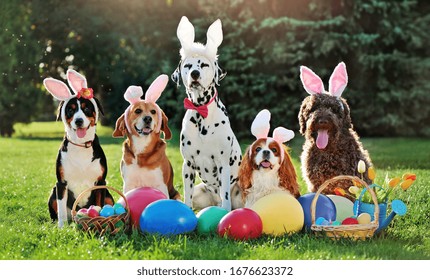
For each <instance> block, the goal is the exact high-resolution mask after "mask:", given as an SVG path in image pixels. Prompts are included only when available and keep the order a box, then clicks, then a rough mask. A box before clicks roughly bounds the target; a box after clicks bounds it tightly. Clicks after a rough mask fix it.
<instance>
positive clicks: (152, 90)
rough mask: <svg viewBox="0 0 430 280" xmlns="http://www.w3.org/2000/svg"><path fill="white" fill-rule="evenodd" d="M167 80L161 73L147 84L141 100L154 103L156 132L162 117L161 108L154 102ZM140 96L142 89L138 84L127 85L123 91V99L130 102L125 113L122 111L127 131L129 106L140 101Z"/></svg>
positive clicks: (128, 129)
mask: <svg viewBox="0 0 430 280" xmlns="http://www.w3.org/2000/svg"><path fill="white" fill-rule="evenodd" d="M168 81H169V77H168V76H167V75H164V74H163V75H160V76H158V77H157V78H156V79H155V80H154V81H153V82H152V84H151V85H150V86H149V88H148V90H147V91H146V93H145V100H143V101H145V102H147V103H152V104H154V105H155V107H156V109H157V116H158V124H157V128H156V129H155V132H156V133H159V132H160V129H161V119H162V117H161V109H160V107H159V106H158V105H157V104H156V102H157V100H158V98H160V96H161V93H162V92H163V90H164V89H165V88H166V86H167V83H168ZM142 96H143V90H142V88H141V87H138V86H129V87H128V88H127V90H126V92H125V93H124V99H125V100H127V101H128V102H129V103H130V106H128V108H127V109H126V110H125V113H124V121H125V126H126V127H127V131H131V129H130V127H129V124H128V114H129V112H130V108H131V106H132V105H133V104H135V103H137V102H139V101H142V99H140V97H142Z"/></svg>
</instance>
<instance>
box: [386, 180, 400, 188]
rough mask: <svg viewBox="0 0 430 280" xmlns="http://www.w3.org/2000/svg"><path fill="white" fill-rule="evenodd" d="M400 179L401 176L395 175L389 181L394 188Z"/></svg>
mask: <svg viewBox="0 0 430 280" xmlns="http://www.w3.org/2000/svg"><path fill="white" fill-rule="evenodd" d="M400 180H401V179H400V178H399V177H395V178H393V179H391V180H390V181H389V182H388V186H390V187H391V188H394V187H395V186H397V184H399V183H400Z"/></svg>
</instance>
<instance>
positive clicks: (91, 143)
mask: <svg viewBox="0 0 430 280" xmlns="http://www.w3.org/2000/svg"><path fill="white" fill-rule="evenodd" d="M67 140H69V139H67ZM69 142H70V143H71V144H73V145H75V146H78V147H82V148H86V149H88V148H90V147H91V146H92V145H93V141H87V142H85V143H84V144H77V143H73V142H72V141H70V140H69Z"/></svg>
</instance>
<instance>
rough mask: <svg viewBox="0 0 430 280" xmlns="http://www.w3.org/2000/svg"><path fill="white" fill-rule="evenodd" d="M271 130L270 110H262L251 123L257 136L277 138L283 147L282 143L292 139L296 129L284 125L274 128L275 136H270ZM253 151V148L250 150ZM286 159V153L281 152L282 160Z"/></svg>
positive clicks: (252, 129) (260, 137) (253, 133)
mask: <svg viewBox="0 0 430 280" xmlns="http://www.w3.org/2000/svg"><path fill="white" fill-rule="evenodd" d="M269 130H270V112H269V110H267V109H264V110H261V111H260V112H259V113H258V114H257V116H256V117H255V119H254V121H253V122H252V125H251V133H252V135H254V136H255V138H257V140H258V139H262V138H271V139H273V140H275V141H276V142H277V143H278V144H279V147H282V144H283V143H285V142H288V141H290V140H291V139H293V138H294V131H292V130H289V129H286V128H284V127H281V126H280V127H277V128H275V129H274V130H273V137H268V135H269ZM249 152H250V153H251V149H250V150H249ZM283 160H284V153H281V162H282V161H283Z"/></svg>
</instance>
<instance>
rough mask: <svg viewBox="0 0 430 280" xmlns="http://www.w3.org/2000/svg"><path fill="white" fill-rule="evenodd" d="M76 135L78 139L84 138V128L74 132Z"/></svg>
mask: <svg viewBox="0 0 430 280" xmlns="http://www.w3.org/2000/svg"><path fill="white" fill-rule="evenodd" d="M76 134H77V135H78V137H79V138H84V137H85V135H86V134H87V129H86V128H78V129H77V130H76Z"/></svg>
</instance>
